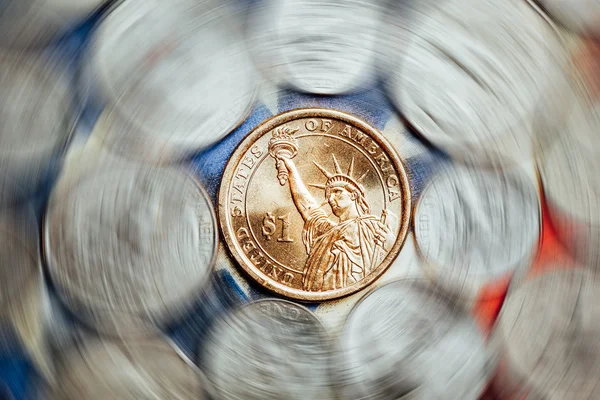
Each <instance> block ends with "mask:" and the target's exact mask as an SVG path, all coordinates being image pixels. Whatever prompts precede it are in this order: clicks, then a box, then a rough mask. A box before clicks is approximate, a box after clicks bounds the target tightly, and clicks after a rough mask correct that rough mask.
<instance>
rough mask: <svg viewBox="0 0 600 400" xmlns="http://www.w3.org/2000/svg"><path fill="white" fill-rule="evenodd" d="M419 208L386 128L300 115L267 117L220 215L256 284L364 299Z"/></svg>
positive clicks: (336, 116)
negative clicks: (359, 295) (361, 293)
mask: <svg viewBox="0 0 600 400" xmlns="http://www.w3.org/2000/svg"><path fill="white" fill-rule="evenodd" d="M309 188H310V189H309ZM410 202H411V197H410V188H409V184H408V178H407V175H406V171H405V170H404V166H403V164H402V162H401V161H400V159H399V158H398V156H397V155H396V152H395V151H394V150H393V149H392V148H391V147H390V145H388V143H387V141H386V140H385V139H384V138H383V136H382V135H381V134H380V133H379V132H378V131H377V130H375V129H374V128H372V127H370V126H369V125H367V124H366V123H364V122H362V121H360V120H359V119H357V118H355V117H353V116H351V115H349V114H345V113H342V112H338V111H333V110H327V109H300V110H295V111H290V112H287V113H283V114H280V115H278V116H276V117H274V118H272V119H269V120H267V121H266V122H264V123H263V124H261V125H259V126H258V127H257V128H256V129H255V130H254V131H253V132H252V133H251V134H250V135H249V136H248V137H247V138H246V139H245V140H244V141H243V142H242V143H241V144H240V146H239V147H238V148H237V150H236V151H235V153H234V154H233V156H232V157H231V159H230V161H229V163H228V165H227V167H226V169H225V173H224V174H223V179H222V183H221V188H220V191H219V218H220V222H221V229H222V233H223V236H224V238H225V241H226V243H227V245H228V246H229V249H230V251H231V252H232V254H233V255H234V257H235V258H236V260H237V261H238V262H239V263H240V265H241V266H242V268H243V269H244V270H245V271H246V272H247V273H248V274H249V275H250V276H252V278H254V279H255V280H257V281H258V282H259V283H260V284H261V285H263V286H264V287H266V288H268V289H270V290H273V291H275V292H277V293H279V294H283V295H285V296H288V297H292V298H296V299H301V300H308V301H316V300H325V299H333V298H337V297H341V296H344V295H348V294H351V293H354V292H356V291H358V290H360V289H362V288H364V287H366V286H368V285H369V284H371V283H372V282H373V281H374V280H376V279H377V278H378V277H379V276H380V275H381V274H382V273H383V272H384V271H385V270H386V269H387V268H388V267H389V265H390V264H391V263H392V261H393V260H394V259H395V257H396V256H397V254H398V252H399V251H400V248H401V247H402V244H403V243H404V240H405V237H406V234H407V231H408V225H409V219H410ZM331 213H333V215H332V214H331ZM338 221H339V222H338Z"/></svg>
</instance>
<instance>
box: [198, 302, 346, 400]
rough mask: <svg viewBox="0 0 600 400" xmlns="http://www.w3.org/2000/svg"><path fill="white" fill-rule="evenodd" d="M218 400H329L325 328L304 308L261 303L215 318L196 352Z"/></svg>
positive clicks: (331, 396)
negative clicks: (216, 320)
mask: <svg viewBox="0 0 600 400" xmlns="http://www.w3.org/2000/svg"><path fill="white" fill-rule="evenodd" d="M201 351H202V354H203V357H202V358H203V360H204V363H205V366H204V370H205V373H206V376H207V378H208V379H209V381H210V382H211V383H212V385H213V387H214V389H215V391H216V393H217V398H219V399H239V400H242V399H243V400H259V399H260V400H269V399H290V400H293V399H323V400H327V399H333V398H334V397H333V393H332V388H331V381H330V379H329V365H330V364H329V363H330V361H331V360H330V356H331V353H330V347H329V342H328V339H327V335H326V332H325V329H324V328H323V326H322V325H321V323H320V322H319V321H318V320H317V318H316V317H315V316H314V315H313V314H312V313H311V312H310V311H309V310H307V309H305V308H304V307H301V306H298V305H296V304H294V303H291V302H288V301H284V300H260V301H257V302H254V303H250V304H248V305H245V306H243V307H241V308H239V309H237V310H234V311H233V312H232V313H231V314H229V315H226V316H225V317H224V318H223V319H222V320H219V321H218V322H217V323H216V324H215V325H214V326H213V327H212V328H211V330H210V332H209V335H208V337H207V339H206V342H205V343H204V345H203V348H202V349H201Z"/></svg>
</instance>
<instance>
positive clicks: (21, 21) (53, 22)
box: [0, 0, 107, 48]
mask: <svg viewBox="0 0 600 400" xmlns="http://www.w3.org/2000/svg"><path fill="white" fill-rule="evenodd" d="M106 2H107V0H2V1H1V2H0V43H2V44H3V45H5V46H10V47H14V48H23V47H38V46H44V45H47V44H49V43H51V42H52V41H54V40H56V39H58V38H59V37H60V36H61V35H63V34H64V33H66V32H67V30H69V29H70V28H74V27H75V25H76V24H78V23H81V22H82V21H83V20H84V19H85V18H86V17H88V16H89V15H91V14H92V13H93V12H94V11H95V10H97V9H98V8H100V6H102V5H103V4H104V3H106Z"/></svg>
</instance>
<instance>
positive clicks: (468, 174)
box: [414, 166, 541, 300]
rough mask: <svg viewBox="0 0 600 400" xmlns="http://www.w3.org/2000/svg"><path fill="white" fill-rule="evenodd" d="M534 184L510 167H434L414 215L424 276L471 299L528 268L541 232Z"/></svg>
mask: <svg viewBox="0 0 600 400" xmlns="http://www.w3.org/2000/svg"><path fill="white" fill-rule="evenodd" d="M536 183H537V182H536V181H534V180H532V179H530V178H529V177H528V176H527V175H525V172H524V171H521V170H516V169H512V170H509V171H502V170H496V171H486V170H480V169H475V168H468V167H463V166H444V167H442V168H440V169H439V170H438V172H437V173H436V174H435V175H434V177H433V178H432V180H431V181H430V182H429V184H428V185H427V186H426V188H425V189H424V190H423V193H422V194H421V197H420V198H419V201H418V203H417V206H416V208H415V215H414V234H415V239H416V244H417V247H418V250H419V254H420V256H421V257H422V258H423V260H424V263H423V267H424V269H425V271H426V273H427V275H429V276H430V277H431V278H432V279H433V280H434V281H435V282H436V284H439V285H440V286H441V287H443V288H444V289H446V290H449V291H450V292H451V293H453V294H455V295H459V296H461V297H465V298H468V299H471V300H473V299H475V298H476V296H477V295H478V293H479V291H480V289H481V288H482V287H483V286H484V285H485V284H489V283H491V282H494V281H495V280H496V279H501V278H504V277H506V276H508V275H511V274H512V273H513V272H514V270H515V269H523V268H529V266H530V265H531V262H532V257H533V256H534V254H535V251H536V250H537V243H538V239H539V236H540V231H541V220H540V213H541V210H540V204H539V197H538V191H537V187H536Z"/></svg>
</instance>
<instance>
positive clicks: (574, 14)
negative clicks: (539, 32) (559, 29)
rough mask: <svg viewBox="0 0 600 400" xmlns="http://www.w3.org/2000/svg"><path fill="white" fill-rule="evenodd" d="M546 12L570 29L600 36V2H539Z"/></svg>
mask: <svg viewBox="0 0 600 400" xmlns="http://www.w3.org/2000/svg"><path fill="white" fill-rule="evenodd" d="M538 2H539V3H540V4H541V5H542V7H544V10H546V12H547V13H548V14H550V16H552V18H554V19H556V21H558V22H560V23H561V24H562V25H564V26H565V27H567V28H568V29H570V30H572V31H574V32H578V33H584V34H591V35H600V1H598V0H569V1H564V0H538Z"/></svg>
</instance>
